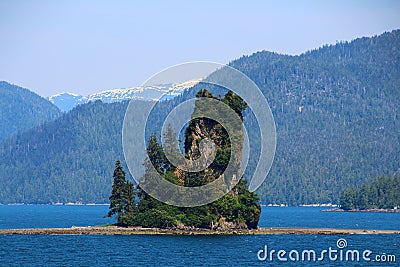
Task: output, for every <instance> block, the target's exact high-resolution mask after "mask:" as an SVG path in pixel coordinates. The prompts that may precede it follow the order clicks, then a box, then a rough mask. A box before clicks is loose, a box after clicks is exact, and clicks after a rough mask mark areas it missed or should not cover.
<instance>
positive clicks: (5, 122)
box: [0, 81, 61, 140]
mask: <svg viewBox="0 0 400 267" xmlns="http://www.w3.org/2000/svg"><path fill="white" fill-rule="evenodd" d="M60 115H61V112H60V110H59V109H58V108H57V107H56V106H55V105H53V104H52V103H50V102H49V101H47V100H46V99H44V98H42V97H41V96H39V95H37V94H35V93H33V92H31V91H29V90H28V89H25V88H22V87H20V86H17V85H14V84H11V83H8V82H5V81H0V140H1V139H4V138H8V137H11V136H12V135H14V134H17V133H22V132H24V131H26V130H28V129H29V128H32V127H35V126H38V125H40V124H41V123H44V122H47V121H51V120H54V119H56V118H58V117H59V116H60Z"/></svg>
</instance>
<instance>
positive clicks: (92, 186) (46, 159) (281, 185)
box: [0, 30, 400, 205]
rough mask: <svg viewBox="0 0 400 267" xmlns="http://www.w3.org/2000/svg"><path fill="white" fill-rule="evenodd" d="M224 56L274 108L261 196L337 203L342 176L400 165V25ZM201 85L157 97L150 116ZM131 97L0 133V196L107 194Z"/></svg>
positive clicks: (65, 198)
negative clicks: (273, 136) (310, 44)
mask: <svg viewBox="0 0 400 267" xmlns="http://www.w3.org/2000/svg"><path fill="white" fill-rule="evenodd" d="M230 65H231V66H233V67H235V68H237V69H238V70H240V71H242V72H244V73H245V74H246V75H248V76H249V77H250V78H251V79H252V80H253V81H254V82H255V83H256V84H257V85H258V86H259V87H260V89H261V90H262V92H263V94H264V95H265V97H266V99H267V100H268V103H269V105H270V107H271V110H272V112H273V114H274V118H275V123H276V129H277V138H278V142H277V149H276V154H275V160H274V162H273V165H272V168H271V171H270V173H269V175H268V177H267V178H266V180H265V182H264V183H263V184H262V186H261V187H260V188H259V189H258V190H257V194H258V195H259V197H260V198H261V201H262V203H287V204H288V205H298V204H312V203H329V202H331V203H338V200H339V195H340V192H341V191H342V190H343V189H345V188H347V187H348V186H350V185H354V186H355V187H357V186H359V185H360V184H362V183H364V182H370V181H372V180H373V179H374V178H375V177H377V176H379V175H381V174H392V173H393V172H395V171H397V170H398V169H399V167H400V137H399V129H400V120H399V118H400V110H399V107H400V90H399V88H400V31H399V30H396V31H392V32H389V33H384V34H382V35H379V36H374V37H371V38H359V39H356V40H354V41H351V42H342V43H337V44H336V45H331V46H324V47H322V48H320V49H317V50H314V51H310V52H306V53H304V54H301V55H299V56H286V55H279V54H276V53H271V52H266V51H262V52H257V53H254V54H253V55H250V56H243V57H241V58H239V59H237V60H235V61H233V62H231V63H230ZM199 89H204V88H203V85H202V84H198V85H195V86H194V88H193V89H191V90H187V91H184V93H183V94H182V95H179V96H178V97H175V98H173V99H172V100H169V101H160V102H158V103H157V105H160V108H159V109H158V110H154V112H155V116H153V118H154V120H155V121H151V122H149V123H148V126H149V127H152V126H153V125H156V124H159V123H160V122H161V123H162V122H163V117H162V114H164V113H165V112H168V111H169V110H170V108H172V107H174V106H176V104H177V103H179V101H184V100H185V99H188V98H192V97H193V96H194V95H195V94H196V92H197V91H198V90H199ZM206 89H208V88H206ZM214 95H218V93H217V94H214ZM137 103H138V105H150V104H152V103H150V102H148V101H147V102H146V101H137ZM127 106H128V101H122V102H115V103H111V104H105V103H102V102H101V101H95V102H91V103H87V104H84V105H80V106H78V107H77V108H75V109H73V110H72V111H71V112H68V113H64V114H63V115H62V116H61V117H60V118H58V119H57V120H55V121H51V122H47V123H45V124H42V125H41V126H38V127H36V128H33V129H30V130H28V131H27V132H24V133H22V134H19V135H16V136H15V135H14V137H13V138H10V139H7V140H3V141H2V142H0V185H2V190H0V202H1V203H13V202H25V203H51V202H59V201H60V202H75V201H82V202H84V203H91V202H97V203H104V202H106V201H107V200H108V197H109V195H110V186H111V184H112V171H113V167H114V162H115V160H116V159H121V160H122V161H123V152H122V144H121V139H122V138H121V135H122V129H121V128H122V122H123V118H124V113H125V110H126V107H127ZM244 122H245V124H246V123H247V125H248V126H249V131H248V134H249V140H250V143H251V144H257V142H260V141H259V135H258V134H257V132H256V131H255V132H254V131H252V129H255V128H257V127H256V122H255V121H254V119H252V117H251V114H249V112H245V116H244ZM149 130H150V131H149V132H150V133H152V132H153V130H154V129H153V128H152V129H149ZM251 144H250V145H251ZM261 160H262V159H261ZM122 163H123V164H124V162H122ZM249 166H254V162H253V159H252V158H250V159H249ZM124 169H127V168H126V165H124ZM127 175H128V176H129V173H127Z"/></svg>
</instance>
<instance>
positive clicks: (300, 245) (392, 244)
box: [0, 205, 400, 266]
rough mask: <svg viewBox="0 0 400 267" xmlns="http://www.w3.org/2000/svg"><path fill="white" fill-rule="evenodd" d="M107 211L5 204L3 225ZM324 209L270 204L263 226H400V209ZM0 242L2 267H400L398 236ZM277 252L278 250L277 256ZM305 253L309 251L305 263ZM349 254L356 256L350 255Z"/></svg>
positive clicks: (85, 218) (75, 221) (80, 220)
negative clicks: (356, 210)
mask: <svg viewBox="0 0 400 267" xmlns="http://www.w3.org/2000/svg"><path fill="white" fill-rule="evenodd" d="M107 209H108V207H107V206H46V205H43V206H40V205H31V206H30V205H22V206H8V205H3V206H0V228H1V229H10V228H27V227H71V226H73V225H75V226H84V225H104V224H107V223H111V222H112V220H110V219H104V218H103V216H104V214H106V212H107ZM321 210H322V208H311V207H299V208H297V207H263V211H262V216H261V219H260V223H259V225H260V226H262V227H335V228H366V229H400V214H399V213H328V212H321ZM343 244H345V245H346V246H344V245H343ZM0 246H1V249H0V266H185V265H186V266H267V265H269V266H280V265H283V266H292V265H293V266H399V265H400V236H399V235H346V236H339V235H329V236H328V235H305V236H303V235H302V236H300V235H254V236H149V235H133V236H120V235H115V236H105V235H104V236H99V235H93V236H92V235H47V236H41V235H32V236H16V235H15V236H12V235H3V236H0ZM265 249H267V257H266V258H264V256H265ZM329 249H331V250H332V251H334V250H336V252H332V255H331V258H329V255H328V254H327V253H325V254H323V257H322V256H321V253H322V251H323V250H327V251H329ZM272 250H275V252H273V253H272V257H270V256H271V255H270V254H271V251H272ZM279 250H281V251H285V253H286V254H284V256H283V257H281V259H283V260H284V259H286V260H287V261H282V260H279V259H278V256H277V252H278V251H279ZM311 250H312V251H315V254H316V256H315V260H314V259H313V257H312V256H313V255H312V254H311V256H310V257H311V258H310V260H308V252H309V251H311ZM291 251H297V252H298V253H299V258H298V260H297V259H296V253H295V252H292V254H291V256H293V257H294V258H293V259H295V260H294V261H293V260H291V259H290V258H289V253H290V252H291ZM303 251H306V252H305V254H304V257H305V258H304V260H302V253H303ZM349 251H350V252H351V253H350V252H349ZM355 251H357V252H358V253H359V259H358V261H357V257H355V259H354V260H351V254H352V253H353V252H354V253H355ZM365 251H371V253H370V255H369V256H368V257H367V258H366V259H367V260H368V259H369V261H367V260H365V259H363V257H362V253H363V252H365ZM281 253H283V252H281ZM340 253H342V259H340ZM346 253H347V255H348V257H349V260H346ZM367 254H368V253H367ZM335 255H336V259H335ZM355 255H356V254H355ZM319 259H320V260H319ZM382 259H383V260H384V261H383V260H382ZM378 260H379V261H378ZM393 260H394V261H393Z"/></svg>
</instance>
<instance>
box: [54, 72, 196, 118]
mask: <svg viewBox="0 0 400 267" xmlns="http://www.w3.org/2000/svg"><path fill="white" fill-rule="evenodd" d="M199 81H200V79H198V80H190V81H187V82H182V83H171V84H161V85H155V86H136V87H131V88H118V89H110V90H105V91H102V92H99V93H94V94H91V95H88V96H81V95H78V94H74V93H69V92H65V93H59V94H55V95H52V96H50V97H48V98H47V99H48V100H49V101H50V102H51V103H53V104H54V105H56V106H57V107H58V108H59V109H61V110H62V111H64V112H65V111H70V110H71V109H73V108H74V107H76V106H77V105H81V104H85V103H88V102H91V101H96V100H100V101H102V102H103V103H114V102H121V101H124V100H132V99H133V100H144V101H163V100H168V99H172V98H174V97H176V96H178V95H180V94H182V93H183V92H184V91H185V90H187V89H189V88H191V87H193V86H194V85H196V84H197V83H199Z"/></svg>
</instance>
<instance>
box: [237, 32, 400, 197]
mask: <svg viewBox="0 0 400 267" xmlns="http://www.w3.org/2000/svg"><path fill="white" fill-rule="evenodd" d="M399 44H400V30H396V31H393V32H390V33H384V34H382V35H380V36H377V37H372V38H360V39H357V40H354V41H352V42H341V43H337V44H336V45H330V46H324V47H322V48H320V49H317V50H314V51H310V52H307V53H305V54H302V55H299V56H283V55H278V54H274V53H270V52H258V53H255V54H253V55H251V56H245V57H242V58H240V59H238V60H236V61H233V62H232V63H231V65H232V66H233V67H235V68H237V69H239V70H241V71H243V72H244V73H245V74H246V75H248V76H249V77H250V78H251V79H252V80H254V81H255V82H256V84H257V85H258V86H259V87H260V88H261V90H262V91H263V93H264V95H265V96H266V98H267V100H268V102H269V104H270V106H271V109H272V112H273V114H274V117H275V123H276V126H277V137H278V143H277V150H276V154H275V160H274V163H273V166H272V168H271V171H270V174H269V175H268V177H267V179H266V181H265V182H264V183H263V185H262V186H261V188H259V189H258V191H257V192H258V195H259V196H260V198H261V201H262V202H263V203H288V204H289V205H296V204H302V203H305V204H307V203H308V204H310V203H328V202H333V203H338V198H339V195H340V192H341V191H342V190H343V189H344V188H345V187H348V186H349V185H353V186H355V185H357V184H359V183H362V182H369V181H371V180H372V179H374V177H377V176H378V175H380V174H386V175H390V174H392V173H393V172H395V171H397V170H398V169H399V167H400V138H399V129H400V119H399V116H400V115H399V114H400V113H399V107H400V90H399V86H400V46H399ZM251 125H253V124H251ZM249 134H250V135H251V138H250V139H251V140H252V141H251V142H252V143H255V142H257V140H258V136H257V134H255V133H252V132H250V133H249Z"/></svg>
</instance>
